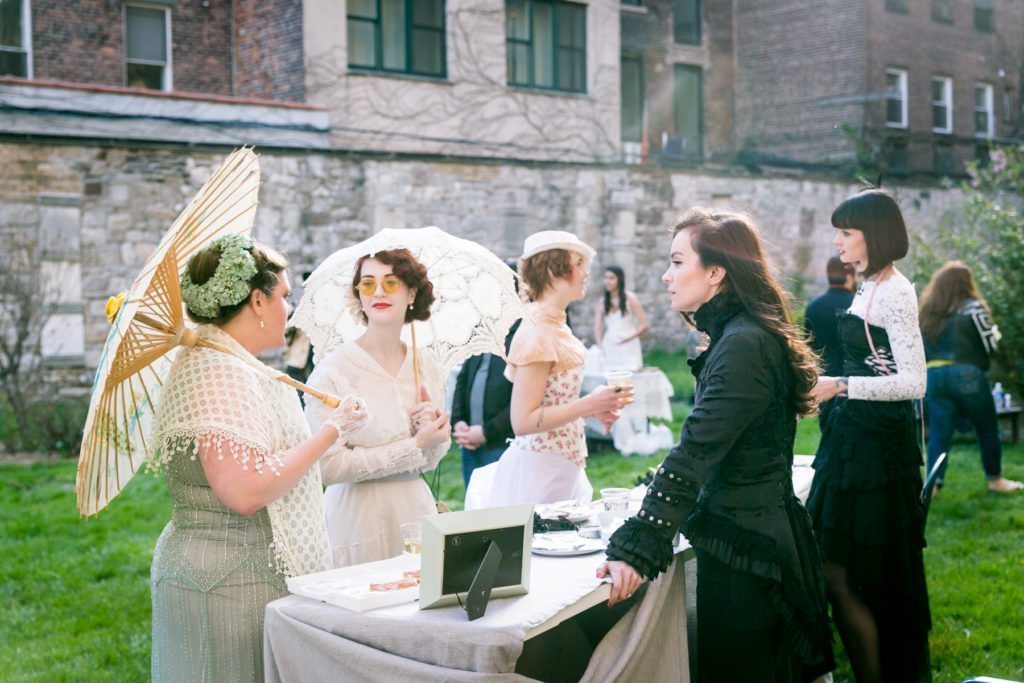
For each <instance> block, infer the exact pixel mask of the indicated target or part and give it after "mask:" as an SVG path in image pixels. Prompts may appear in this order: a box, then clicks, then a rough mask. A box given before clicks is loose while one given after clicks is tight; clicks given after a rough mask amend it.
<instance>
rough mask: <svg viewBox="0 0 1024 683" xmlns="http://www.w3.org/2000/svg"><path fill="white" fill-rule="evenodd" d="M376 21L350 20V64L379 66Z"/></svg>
mask: <svg viewBox="0 0 1024 683" xmlns="http://www.w3.org/2000/svg"><path fill="white" fill-rule="evenodd" d="M374 27H375V25H374V23H373V22H370V21H358V20H356V19H352V18H351V17H349V20H348V63H349V65H350V66H365V67H369V68H374V67H376V66H377V39H376V32H375V30H374Z"/></svg>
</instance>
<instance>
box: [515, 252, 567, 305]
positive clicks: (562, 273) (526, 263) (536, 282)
mask: <svg viewBox="0 0 1024 683" xmlns="http://www.w3.org/2000/svg"><path fill="white" fill-rule="evenodd" d="M572 253H573V252H570V251H569V250H568V249H547V250H545V251H542V252H540V253H538V254H534V255H533V256H531V257H529V258H524V259H519V277H520V279H521V280H522V281H523V284H524V285H526V295H527V296H529V297H530V300H531V301H536V300H537V298H538V297H539V296H540V295H541V294H543V293H544V290H545V289H547V288H548V287H550V286H551V283H552V282H553V281H554V280H555V278H561V279H563V280H564V279H567V278H568V277H570V276H571V275H572Z"/></svg>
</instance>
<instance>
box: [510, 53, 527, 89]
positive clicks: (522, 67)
mask: <svg viewBox="0 0 1024 683" xmlns="http://www.w3.org/2000/svg"><path fill="white" fill-rule="evenodd" d="M529 51H530V46H529V45H522V44H517V43H509V44H508V82H509V83H512V84H513V85H529V84H530V61H529Z"/></svg>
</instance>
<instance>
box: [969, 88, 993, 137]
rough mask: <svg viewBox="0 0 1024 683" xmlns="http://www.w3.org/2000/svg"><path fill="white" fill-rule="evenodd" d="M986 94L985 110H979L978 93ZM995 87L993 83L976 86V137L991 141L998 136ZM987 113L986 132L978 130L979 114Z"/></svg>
mask: <svg viewBox="0 0 1024 683" xmlns="http://www.w3.org/2000/svg"><path fill="white" fill-rule="evenodd" d="M979 90H980V91H982V92H984V93H985V95H984V99H985V108H984V109H979V108H978V91H979ZM995 98H996V95H995V87H994V86H993V85H992V84H991V83H975V84H974V137H976V138H979V139H983V140H991V139H992V138H993V137H995V134H996V112H995ZM982 112H984V113H985V121H986V124H987V125H986V130H985V131H979V130H978V114H980V113H982Z"/></svg>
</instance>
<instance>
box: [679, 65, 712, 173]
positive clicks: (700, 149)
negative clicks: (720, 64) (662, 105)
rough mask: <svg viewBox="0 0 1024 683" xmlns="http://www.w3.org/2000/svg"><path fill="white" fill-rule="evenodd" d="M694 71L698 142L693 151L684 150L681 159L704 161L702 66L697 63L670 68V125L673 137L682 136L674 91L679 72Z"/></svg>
mask: <svg viewBox="0 0 1024 683" xmlns="http://www.w3.org/2000/svg"><path fill="white" fill-rule="evenodd" d="M686 72H689V73H694V74H696V75H697V100H698V101H697V107H696V111H697V136H698V138H699V139H698V142H699V144H698V145H697V149H696V152H695V153H692V154H686V152H685V150H684V153H683V154H682V160H683V161H688V162H696V163H701V162H703V161H704V142H705V139H704V138H705V136H706V134H707V131H706V126H705V121H704V102H705V94H704V85H705V83H704V68H703V67H701V66H700V65H699V64H678V63H677V64H674V65H673V69H672V89H673V92H672V126H673V129H674V130H675V137H682V132H681V131H680V130H679V128H680V126H679V125H678V124H679V117H680V116H681V114H680V111H679V109H678V108H677V106H676V104H677V102H676V92H677V88H678V87H679V78H680V74H681V73H686Z"/></svg>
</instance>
